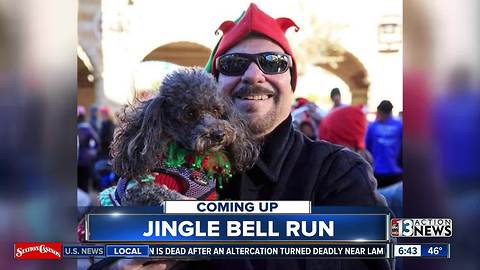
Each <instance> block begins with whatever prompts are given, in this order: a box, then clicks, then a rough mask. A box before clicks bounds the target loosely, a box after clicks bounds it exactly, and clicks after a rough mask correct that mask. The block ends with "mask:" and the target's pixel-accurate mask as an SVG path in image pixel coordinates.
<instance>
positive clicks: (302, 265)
mask: <svg viewBox="0 0 480 270" xmlns="http://www.w3.org/2000/svg"><path fill="white" fill-rule="evenodd" d="M291 26H295V24H294V23H293V21H291V20H290V19H286V18H281V19H276V20H275V19H273V18H271V17H270V16H268V15H267V14H265V13H264V12H263V11H261V10H260V9H258V8H257V6H256V5H254V4H251V5H250V7H249V8H248V10H247V11H246V13H245V14H244V15H243V16H242V17H241V19H240V20H239V21H238V22H237V23H235V22H231V21H226V22H224V23H222V25H221V26H220V30H222V32H223V37H222V38H221V40H220V42H219V44H218V45H217V47H216V50H215V51H214V52H213V53H212V56H211V58H210V60H209V63H208V64H207V66H206V69H207V70H208V71H210V72H211V73H213V74H214V75H215V76H216V77H217V78H218V82H219V84H220V86H221V89H222V91H223V93H224V94H225V95H227V96H230V97H231V98H232V100H233V103H234V106H235V107H236V108H237V109H238V110H239V111H240V112H242V113H244V114H245V116H246V117H247V118H248V120H249V125H250V128H251V129H252V130H253V131H254V132H255V133H256V135H257V136H258V137H259V138H261V139H262V140H263V142H264V144H263V148H262V154H261V157H260V159H259V161H258V162H257V163H256V165H255V166H254V167H253V168H252V169H250V170H249V171H247V172H246V173H244V174H242V175H236V176H235V177H233V178H232V179H230V181H229V183H228V184H225V185H224V188H223V189H222V190H219V193H220V195H221V197H222V199H241V200H311V201H312V202H313V205H380V206H384V205H385V201H384V199H383V197H381V195H379V194H378V193H377V191H376V181H375V179H374V178H373V174H372V172H371V169H370V167H369V165H368V164H367V163H366V162H365V161H363V159H362V158H361V157H360V156H358V155H357V154H355V153H353V152H351V151H349V150H346V149H344V148H341V147H338V146H334V145H331V144H329V143H326V142H313V141H311V140H309V139H308V138H306V137H305V136H304V135H302V134H301V133H300V132H298V131H296V130H294V129H293V126H292V118H291V116H290V108H291V104H292V102H293V99H294V98H293V91H294V89H295V86H296V79H297V70H296V63H295V58H294V57H293V54H292V50H291V48H290V45H289V44H288V41H287V39H286V37H285V34H284V33H285V31H286V30H287V29H288V28H289V27H291ZM118 263H124V264H125V263H126V262H125V261H121V262H118ZM118 263H117V264H118ZM211 264H212V265H211V266H209V268H213V269H245V270H249V269H290V270H292V269H359V270H361V269H389V266H388V263H387V261H386V260H348V261H347V260H330V259H329V260H312V259H309V260H305V259H290V260H284V259H235V260H228V259H227V260H214V261H212V262H211ZM137 267H138V266H137ZM204 267H205V266H204ZM112 269H127V268H112ZM131 269H143V268H140V267H138V268H131ZM152 269H153V268H152ZM159 269H160V268H159ZM192 269H193V268H192ZM202 269H203V268H202Z"/></svg>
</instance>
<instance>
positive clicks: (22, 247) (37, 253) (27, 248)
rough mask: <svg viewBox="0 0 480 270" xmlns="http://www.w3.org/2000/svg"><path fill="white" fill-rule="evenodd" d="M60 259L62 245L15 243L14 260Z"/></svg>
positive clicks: (55, 243) (52, 243)
mask: <svg viewBox="0 0 480 270" xmlns="http://www.w3.org/2000/svg"><path fill="white" fill-rule="evenodd" d="M61 258H62V243H59V242H44V243H31V242H30V243H15V259H18V260H30V259H44V260H60V259H61Z"/></svg>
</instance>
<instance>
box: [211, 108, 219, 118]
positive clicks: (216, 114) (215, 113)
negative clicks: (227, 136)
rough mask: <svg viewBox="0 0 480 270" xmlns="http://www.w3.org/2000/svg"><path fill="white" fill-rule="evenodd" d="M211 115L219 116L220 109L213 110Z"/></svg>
mask: <svg viewBox="0 0 480 270" xmlns="http://www.w3.org/2000/svg"><path fill="white" fill-rule="evenodd" d="M212 113H213V115H215V116H220V109H219V108H213V110H212Z"/></svg>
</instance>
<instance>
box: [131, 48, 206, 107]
mask: <svg viewBox="0 0 480 270" xmlns="http://www.w3.org/2000/svg"><path fill="white" fill-rule="evenodd" d="M209 56H210V49H209V48H207V47H205V46H203V45H200V44H197V43H194V42H189V41H179V42H172V43H168V44H165V45H162V46H160V47H157V48H156V49H154V50H153V51H151V52H150V53H149V54H147V55H146V56H145V57H144V58H143V59H142V61H141V62H140V63H139V64H138V66H137V67H136V68H135V70H134V75H133V76H134V78H133V81H134V83H133V84H134V88H135V97H136V98H138V99H141V100H142V99H146V98H148V97H150V96H151V95H152V94H153V93H154V92H155V91H156V90H157V89H158V86H159V84H160V83H161V81H162V80H163V77H164V76H165V75H166V74H168V73H170V72H172V71H173V70H175V69H177V68H178V66H187V67H192V66H200V67H203V66H204V65H205V64H206V63H207V61H208V58H209Z"/></svg>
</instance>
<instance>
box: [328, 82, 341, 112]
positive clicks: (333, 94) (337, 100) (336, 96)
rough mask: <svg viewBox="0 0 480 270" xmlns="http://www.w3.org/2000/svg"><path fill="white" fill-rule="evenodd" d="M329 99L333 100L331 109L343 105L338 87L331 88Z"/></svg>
mask: <svg viewBox="0 0 480 270" xmlns="http://www.w3.org/2000/svg"><path fill="white" fill-rule="evenodd" d="M330 99H331V100H332V102H333V108H332V110H333V109H335V108H338V107H342V106H344V105H343V104H342V94H341V93H340V89H338V88H336V87H335V88H333V89H332V91H330Z"/></svg>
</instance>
